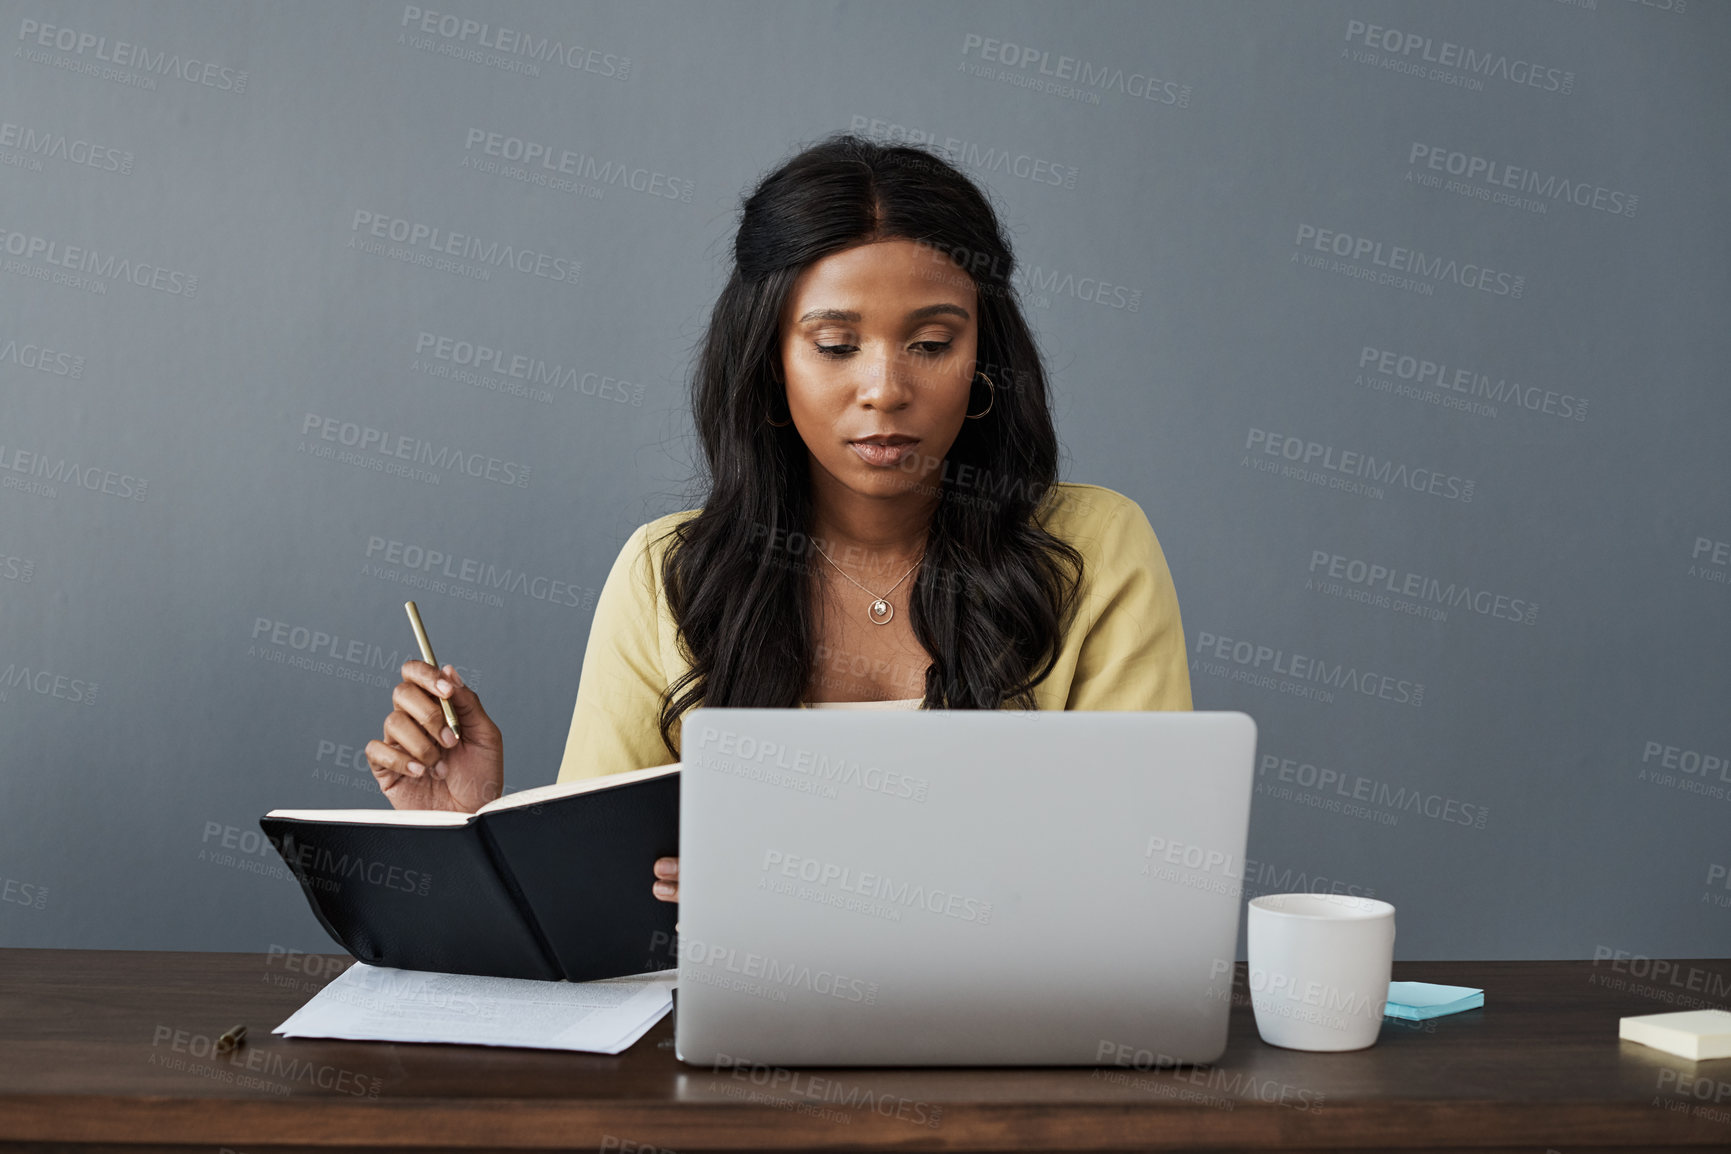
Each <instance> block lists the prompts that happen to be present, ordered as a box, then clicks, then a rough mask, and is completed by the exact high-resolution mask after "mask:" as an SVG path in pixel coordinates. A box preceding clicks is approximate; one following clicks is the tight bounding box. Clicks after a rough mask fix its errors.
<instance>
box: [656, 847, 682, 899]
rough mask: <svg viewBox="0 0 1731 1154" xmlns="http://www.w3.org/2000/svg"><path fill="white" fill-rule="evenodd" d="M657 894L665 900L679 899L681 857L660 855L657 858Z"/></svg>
mask: <svg viewBox="0 0 1731 1154" xmlns="http://www.w3.org/2000/svg"><path fill="white" fill-rule="evenodd" d="M655 878H656V881H655V896H656V897H658V898H660V899H661V900H662V901H664V902H676V901H678V900H679V859H678V858H676V857H658V858H656V859H655Z"/></svg>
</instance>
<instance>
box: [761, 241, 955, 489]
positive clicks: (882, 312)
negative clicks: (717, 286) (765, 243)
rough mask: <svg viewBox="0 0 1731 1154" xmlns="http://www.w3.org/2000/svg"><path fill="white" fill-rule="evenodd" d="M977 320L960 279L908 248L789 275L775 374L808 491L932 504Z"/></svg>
mask: <svg viewBox="0 0 1731 1154" xmlns="http://www.w3.org/2000/svg"><path fill="white" fill-rule="evenodd" d="M977 312H978V305H977V292H976V290H975V288H974V283H973V280H972V278H970V277H969V276H968V275H967V274H966V273H965V272H964V271H963V270H962V268H961V267H960V266H959V265H957V264H956V263H955V262H954V261H952V260H951V259H950V258H949V257H948V256H946V255H944V254H943V253H941V252H939V251H938V250H937V249H935V248H932V247H930V246H929V245H923V244H919V243H917V242H915V241H911V240H901V239H897V240H884V241H875V242H873V243H871V244H863V245H859V246H857V247H855V248H850V249H844V250H842V251H841V252H837V253H832V254H830V255H829V256H827V257H824V258H823V259H822V260H820V261H817V262H816V263H814V264H812V265H811V266H810V267H809V268H807V269H806V270H805V271H804V272H803V273H801V274H800V276H799V279H798V280H796V281H794V284H793V291H792V292H791V293H789V294H788V298H787V304H786V306H785V308H784V309H783V310H782V315H781V367H782V374H783V379H784V380H785V381H786V383H787V408H788V412H789V413H790V414H791V416H792V418H793V426H794V428H795V429H796V430H798V432H799V435H800V438H801V439H802V440H803V441H804V442H805V447H806V449H807V450H808V452H809V453H810V455H811V461H812V473H813V478H814V481H815V482H816V483H818V484H819V485H823V484H825V483H826V482H829V481H833V482H835V483H839V484H840V485H842V486H844V487H845V488H847V489H849V490H851V491H852V492H854V493H857V494H859V495H861V496H866V497H896V496H900V495H903V494H907V493H909V492H920V493H923V494H926V495H930V496H935V495H936V493H937V490H938V482H939V480H940V478H939V476H938V473H939V470H940V469H941V468H942V466H943V461H944V456H945V454H947V453H948V452H949V451H950V446H951V445H952V444H954V443H955V439H956V434H957V433H959V432H960V431H961V428H962V421H963V419H964V414H965V413H966V412H967V411H968V396H969V391H970V390H969V385H970V383H971V382H972V380H973V377H974V356H975V350H976V348H977V345H978V328H977V321H976V314H977Z"/></svg>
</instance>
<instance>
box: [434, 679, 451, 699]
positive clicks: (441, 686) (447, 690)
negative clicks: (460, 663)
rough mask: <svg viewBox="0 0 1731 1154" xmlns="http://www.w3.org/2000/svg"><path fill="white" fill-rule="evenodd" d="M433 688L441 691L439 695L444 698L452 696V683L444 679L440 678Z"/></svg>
mask: <svg viewBox="0 0 1731 1154" xmlns="http://www.w3.org/2000/svg"><path fill="white" fill-rule="evenodd" d="M433 688H434V689H437V690H438V691H439V695H440V696H442V697H449V696H451V683H450V682H449V681H446V680H445V679H444V678H443V677H441V678H439V680H438V681H436V682H434V683H433Z"/></svg>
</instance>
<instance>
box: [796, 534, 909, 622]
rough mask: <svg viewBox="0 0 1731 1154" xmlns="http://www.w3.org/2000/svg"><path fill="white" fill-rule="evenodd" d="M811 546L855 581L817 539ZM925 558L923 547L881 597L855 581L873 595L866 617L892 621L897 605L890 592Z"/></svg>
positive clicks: (873, 619) (836, 569)
mask: <svg viewBox="0 0 1731 1154" xmlns="http://www.w3.org/2000/svg"><path fill="white" fill-rule="evenodd" d="M811 547H812V548H813V549H816V550H817V555H818V556H819V557H822V558H823V559H824V560H825V561H828V562H829V563H830V565H831V566H833V567H834V569H835V571H836V572H837V573H840V574H841V575H842V576H843V577H847V579H848V580H849V581H853V578H852V577H848V572H847V570H846V569H843V568H842V567H841V566H840V565H837V564H836V563H835V559H834V558H833V557H831V556H830V555H829V554H828V553H825V552H824V551H823V547H822V546H821V545H819V544H818V543H817V542H816V541H813V542H812V543H811ZM925 558H926V551H925V550H924V549H921V550H920V555H919V556H918V557H915V558H914V563H913V564H912V565H911V566H909V567H908V572H907V573H903V574H902V575H901V578H900V579H899V580H897V581H896V583H895V584H894V585H891V586H890V587H889V588H888V589H886V590H884V592H883V596H881V597H880V596H878V594H876V593H872V591H871V590H870V589H866V587H865V586H864V585H860V583H859V582H858V581H853V583H854V584H855V585H859V587H860V589H862V590H864V591H865V592H866V593H868V594H870V595H871V598H872V603H871V605H870V606H869V607H868V608H867V609H866V619H867V620H868V621H870V622H871V623H872V624H873V625H888V624H889V623H890V621H891V620H892V619H893V618H894V617H895V615H896V607H895V606H894V605H891V604H890V602H889V596H890V594H891V593H894V592H895V591H896V590H897V589H898V588H899V587H900V586H901V583H902V582H903V581H906V580H907V579H908V574H909V573H912V572H913V571H914V570H915V569H918V568H919V567H920V562H921V561H924V560H925Z"/></svg>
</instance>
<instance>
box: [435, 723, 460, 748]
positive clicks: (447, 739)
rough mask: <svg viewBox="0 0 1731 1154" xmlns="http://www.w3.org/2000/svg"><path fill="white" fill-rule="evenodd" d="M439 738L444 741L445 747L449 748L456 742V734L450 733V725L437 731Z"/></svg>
mask: <svg viewBox="0 0 1731 1154" xmlns="http://www.w3.org/2000/svg"><path fill="white" fill-rule="evenodd" d="M439 740H440V741H442V742H444V743H445V746H446V748H449V747H451V746H453V745H456V744H457V735H456V734H454V733H452V732H451V727H450V726H448V725H447V726H445V728H444V729H441V730H440V731H439Z"/></svg>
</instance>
